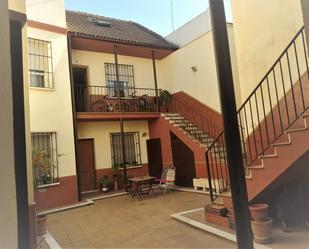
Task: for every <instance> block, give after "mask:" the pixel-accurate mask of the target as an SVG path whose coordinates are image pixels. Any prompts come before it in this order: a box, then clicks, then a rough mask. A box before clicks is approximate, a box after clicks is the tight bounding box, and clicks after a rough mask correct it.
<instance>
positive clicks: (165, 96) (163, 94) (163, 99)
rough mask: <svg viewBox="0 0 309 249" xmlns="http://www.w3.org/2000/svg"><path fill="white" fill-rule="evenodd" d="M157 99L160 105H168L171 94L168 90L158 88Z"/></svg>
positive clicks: (170, 100)
mask: <svg viewBox="0 0 309 249" xmlns="http://www.w3.org/2000/svg"><path fill="white" fill-rule="evenodd" d="M159 101H160V104H161V105H162V106H168V105H169V104H170V103H171V102H172V95H171V94H170V93H169V91H167V90H162V89H160V91H159Z"/></svg>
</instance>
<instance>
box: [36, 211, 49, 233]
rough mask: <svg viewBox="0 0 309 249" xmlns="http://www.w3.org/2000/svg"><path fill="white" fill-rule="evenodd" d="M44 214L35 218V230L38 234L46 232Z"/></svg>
mask: <svg viewBox="0 0 309 249" xmlns="http://www.w3.org/2000/svg"><path fill="white" fill-rule="evenodd" d="M46 222H47V217H46V215H41V216H38V217H37V218H36V230H37V234H38V235H43V234H44V233H46Z"/></svg>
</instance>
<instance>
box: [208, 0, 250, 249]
mask: <svg viewBox="0 0 309 249" xmlns="http://www.w3.org/2000/svg"><path fill="white" fill-rule="evenodd" d="M209 8H210V13H211V22H212V29H213V42H214V48H215V55H216V66H217V76H218V81H219V92H220V101H221V111H222V117H223V127H224V138H225V142H226V149H227V165H228V169H229V177H230V181H231V192H232V200H233V208H234V211H235V218H236V237H237V244H238V248H246V249H252V248H253V242H252V232H251V224H250V213H249V207H248V195H247V187H246V180H245V172H244V164H243V160H242V151H241V140H240V134H239V127H238V120H237V110H236V100H235V93H234V83H233V75H232V65H231V58H230V51H229V43H228V36H227V28H226V19H225V13H224V4H223V0H209Z"/></svg>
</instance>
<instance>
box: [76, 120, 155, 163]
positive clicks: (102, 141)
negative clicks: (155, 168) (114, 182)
mask: <svg viewBox="0 0 309 249" xmlns="http://www.w3.org/2000/svg"><path fill="white" fill-rule="evenodd" d="M124 131H125V132H139V136H140V147H141V159H142V163H147V162H148V159H147V148H146V140H147V139H149V130H148V122H147V121H124ZM113 132H120V124H119V122H117V121H113V122H112V121H106V122H91V123H84V122H81V123H79V124H78V138H79V139H83V138H93V139H94V147H95V159H96V161H95V163H96V168H97V169H102V168H111V167H112V158H111V146H110V144H111V141H110V133H113ZM142 133H147V135H146V136H145V137H143V136H142Z"/></svg>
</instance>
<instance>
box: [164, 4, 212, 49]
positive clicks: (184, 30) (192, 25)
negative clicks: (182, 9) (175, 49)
mask: <svg viewBox="0 0 309 249" xmlns="http://www.w3.org/2000/svg"><path fill="white" fill-rule="evenodd" d="M210 30H211V20H210V15H209V9H207V10H206V11H205V12H203V13H202V14H200V15H198V16H197V17H195V18H193V19H192V20H190V21H189V22H187V23H185V24H184V25H182V26H181V27H179V28H178V29H176V30H175V31H174V32H172V33H170V34H169V35H167V36H166V37H165V39H166V40H167V41H169V42H171V43H174V44H176V45H177V46H179V47H183V46H185V45H187V44H188V43H190V42H191V41H193V40H195V39H197V38H198V37H200V36H202V35H203V34H205V33H207V32H208V31H210Z"/></svg>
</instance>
